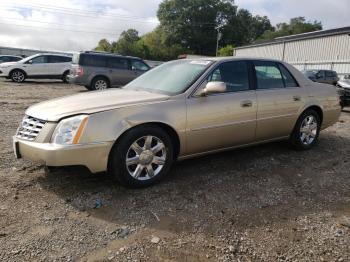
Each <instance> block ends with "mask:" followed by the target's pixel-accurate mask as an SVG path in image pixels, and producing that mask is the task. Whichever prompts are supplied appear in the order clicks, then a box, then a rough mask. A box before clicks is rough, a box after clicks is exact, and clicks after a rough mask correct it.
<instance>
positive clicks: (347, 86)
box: [338, 80, 350, 88]
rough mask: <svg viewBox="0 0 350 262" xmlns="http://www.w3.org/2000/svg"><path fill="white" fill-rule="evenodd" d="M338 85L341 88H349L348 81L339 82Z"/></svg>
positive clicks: (349, 82)
mask: <svg viewBox="0 0 350 262" xmlns="http://www.w3.org/2000/svg"><path fill="white" fill-rule="evenodd" d="M338 85H340V86H341V87H345V88H350V81H349V80H340V81H338Z"/></svg>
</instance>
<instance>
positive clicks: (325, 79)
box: [302, 69, 339, 85]
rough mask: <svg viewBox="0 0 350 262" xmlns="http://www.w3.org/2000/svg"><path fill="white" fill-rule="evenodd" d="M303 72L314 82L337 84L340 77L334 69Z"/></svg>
mask: <svg viewBox="0 0 350 262" xmlns="http://www.w3.org/2000/svg"><path fill="white" fill-rule="evenodd" d="M302 72H303V74H304V75H305V76H306V77H307V78H309V79H310V80H312V81H314V82H319V83H325V84H330V85H336V84H337V82H338V80H339V77H338V74H337V72H335V71H333V70H317V69H315V70H304V71H302Z"/></svg>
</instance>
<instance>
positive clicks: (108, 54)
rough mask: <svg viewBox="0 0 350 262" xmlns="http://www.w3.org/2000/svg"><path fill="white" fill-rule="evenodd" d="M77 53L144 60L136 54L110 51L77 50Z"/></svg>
mask: <svg viewBox="0 0 350 262" xmlns="http://www.w3.org/2000/svg"><path fill="white" fill-rule="evenodd" d="M77 53H78V54H89V55H102V56H111V57H123V58H130V59H137V60H142V58H140V57H136V56H125V55H120V54H116V53H109V52H98V51H81V52H77Z"/></svg>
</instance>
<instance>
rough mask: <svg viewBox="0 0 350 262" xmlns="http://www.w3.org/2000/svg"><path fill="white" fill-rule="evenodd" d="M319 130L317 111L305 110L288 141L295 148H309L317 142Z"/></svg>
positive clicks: (319, 123) (319, 122)
mask: <svg viewBox="0 0 350 262" xmlns="http://www.w3.org/2000/svg"><path fill="white" fill-rule="evenodd" d="M320 130H321V121H320V116H319V115H318V113H317V112H316V111H314V110H312V109H309V110H306V111H305V112H304V113H303V114H302V115H301V116H300V117H299V119H298V121H297V123H296V125H295V127H294V131H293V133H292V135H291V137H290V142H291V144H292V145H293V146H294V147H295V148H296V149H300V150H307V149H310V148H311V147H313V146H314V145H315V144H316V143H317V140H318V136H319V134H320Z"/></svg>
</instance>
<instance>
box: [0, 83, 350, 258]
mask: <svg viewBox="0 0 350 262" xmlns="http://www.w3.org/2000/svg"><path fill="white" fill-rule="evenodd" d="M78 92H85V90H84V88H81V87H77V86H71V85H65V84H62V83H60V82H54V81H52V82H51V81H47V82H44V81H37V82H26V83H23V84H14V83H12V82H9V81H4V80H1V81H0V106H1V111H0V150H1V152H0V192H1V194H0V260H1V261H32V260H35V261H349V260H350V171H349V170H350V161H349V157H348V156H349V154H350V132H349V131H350V111H349V112H343V114H342V116H341V118H340V121H339V122H338V123H337V124H336V125H334V126H333V127H331V128H328V129H327V130H325V131H323V132H322V133H321V136H320V143H319V144H318V145H317V146H316V147H315V148H314V149H313V150H310V151H307V152H297V151H294V150H291V149H290V148H289V147H288V145H287V144H286V143H285V142H280V143H272V144H268V145H262V146H258V147H251V148H246V149H240V150H235V151H232V152H227V153H222V154H217V155H211V156H206V157H203V158H198V159H192V160H187V161H183V162H179V163H177V164H176V165H175V166H174V168H173V170H172V172H171V174H170V175H169V176H168V178H167V179H166V180H165V181H163V182H162V183H161V184H159V185H157V186H154V187H151V188H147V189H143V190H130V189H125V188H123V187H121V186H119V185H118V184H115V183H113V181H112V180H110V178H109V177H108V176H107V175H106V174H90V173H89V172H88V171H86V170H85V169H83V168H81V169H80V168H62V169H56V170H54V171H51V172H48V171H46V169H45V167H44V166H43V165H41V164H40V163H31V162H29V161H25V160H15V159H14V157H13V153H12V145H11V136H12V135H13V134H14V133H15V131H16V128H17V126H18V124H19V122H20V121H21V118H22V117H23V114H24V111H25V109H26V108H27V107H28V106H30V105H32V104H34V103H36V102H39V101H42V100H46V99H50V98H54V97H59V96H63V95H69V94H74V93H78Z"/></svg>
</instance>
